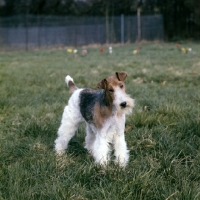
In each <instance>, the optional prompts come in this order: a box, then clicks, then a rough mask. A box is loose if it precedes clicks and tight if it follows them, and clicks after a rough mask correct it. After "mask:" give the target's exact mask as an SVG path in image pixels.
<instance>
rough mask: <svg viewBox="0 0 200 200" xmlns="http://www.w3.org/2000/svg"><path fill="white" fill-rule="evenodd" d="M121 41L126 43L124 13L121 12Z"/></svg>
mask: <svg viewBox="0 0 200 200" xmlns="http://www.w3.org/2000/svg"><path fill="white" fill-rule="evenodd" d="M121 43H122V44H123V43H124V15H123V14H121Z"/></svg>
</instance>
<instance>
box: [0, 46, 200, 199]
mask: <svg viewBox="0 0 200 200" xmlns="http://www.w3.org/2000/svg"><path fill="white" fill-rule="evenodd" d="M140 46H141V50H140V51H139V52H138V53H137V54H135V55H134V54H133V50H135V49H136V48H137V45H136V44H132V45H125V46H114V47H113V54H109V53H108V52H107V49H106V52H104V53H103V54H100V52H99V48H97V47H88V48H87V51H88V54H87V55H85V56H83V55H81V48H78V56H74V54H73V53H68V52H67V50H66V49H51V50H35V51H29V52H25V51H18V52H0V200H4V199H6V200H7V199H12V200H17V199H19V200H23V199H41V200H43V199H48V200H55V199H56V200H59V199H77V200H78V199H80V200H86V199H88V200H90V199H96V200H100V199H108V200H111V199H112V200H124V199H130V200H133V199H136V200H139V199H141V200H144V199H147V200H156V199H157V200H172V199H178V200H182V199H184V200H190V199H191V200H199V199H200V44H195V43H183V44H181V48H182V47H187V48H192V51H190V52H188V53H183V52H181V51H180V50H179V49H178V48H177V47H176V45H175V44H172V43H171V44H169V43H142V44H141V45H140ZM116 71H126V72H127V73H128V78H127V79H126V88H127V93H129V94H130V95H131V96H132V97H133V98H134V99H135V100H136V106H135V108H134V110H133V114H132V115H131V116H129V117H127V120H126V131H125V137H126V141H127V145H128V149H129V150H130V162H129V164H128V166H127V167H126V169H125V170H123V169H121V168H119V167H118V166H116V165H115V164H114V163H113V162H111V163H110V164H109V165H108V166H107V168H106V169H104V168H101V167H100V166H97V165H95V164H94V160H93V158H92V157H91V155H90V154H88V152H87V151H86V150H85V149H84V148H83V145H84V137H85V125H84V124H83V125H81V126H80V127H79V129H78V131H77V133H76V136H75V137H74V138H73V139H72V140H71V142H70V143H69V148H68V149H67V151H66V153H65V154H64V155H63V156H62V157H56V155H55V152H54V140H55V139H56V137H57V129H58V127H59V125H60V120H61V117H62V112H63V108H64V106H65V104H66V103H67V100H68V98H69V96H70V94H69V91H68V88H67V87H66V84H65V82H64V78H65V76H66V75H67V74H70V75H71V76H72V77H73V78H74V80H75V82H76V84H77V86H79V87H92V88H95V87H96V84H97V83H98V82H99V81H100V80H101V79H103V78H106V77H107V76H109V75H113V74H114V73H115V72H116Z"/></svg>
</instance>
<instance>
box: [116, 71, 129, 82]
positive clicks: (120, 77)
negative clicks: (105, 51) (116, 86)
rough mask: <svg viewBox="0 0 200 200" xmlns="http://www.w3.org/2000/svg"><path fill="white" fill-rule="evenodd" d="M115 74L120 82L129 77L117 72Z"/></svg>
mask: <svg viewBox="0 0 200 200" xmlns="http://www.w3.org/2000/svg"><path fill="white" fill-rule="evenodd" d="M115 74H116V77H117V78H118V80H119V81H124V80H125V79H126V77H127V73H125V72H116V73H115Z"/></svg>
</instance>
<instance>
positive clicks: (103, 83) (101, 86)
mask: <svg viewBox="0 0 200 200" xmlns="http://www.w3.org/2000/svg"><path fill="white" fill-rule="evenodd" d="M106 86H107V80H106V79H103V80H101V81H100V82H99V83H98V84H97V87H98V88H99V89H104V90H105V89H106Z"/></svg>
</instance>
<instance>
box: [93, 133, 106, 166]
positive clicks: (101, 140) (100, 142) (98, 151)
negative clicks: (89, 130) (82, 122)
mask: <svg viewBox="0 0 200 200" xmlns="http://www.w3.org/2000/svg"><path fill="white" fill-rule="evenodd" d="M109 152H110V148H109V144H108V141H107V139H106V136H105V134H102V133H98V134H97V135H96V140H95V141H94V146H93V156H94V159H95V162H96V163H98V164H100V165H107V164H108V161H109V159H110V155H109Z"/></svg>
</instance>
